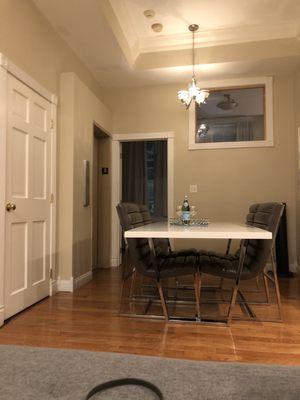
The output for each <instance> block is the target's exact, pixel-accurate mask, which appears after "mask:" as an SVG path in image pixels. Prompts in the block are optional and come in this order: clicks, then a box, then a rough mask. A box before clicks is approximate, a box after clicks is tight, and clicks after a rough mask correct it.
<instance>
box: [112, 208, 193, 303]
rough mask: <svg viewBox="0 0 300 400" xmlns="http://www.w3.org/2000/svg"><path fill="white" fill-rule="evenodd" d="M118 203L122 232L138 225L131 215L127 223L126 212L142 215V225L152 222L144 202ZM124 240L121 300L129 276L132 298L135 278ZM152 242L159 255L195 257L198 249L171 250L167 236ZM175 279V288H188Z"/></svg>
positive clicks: (134, 271) (130, 296) (130, 295)
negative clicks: (129, 221)
mask: <svg viewBox="0 0 300 400" xmlns="http://www.w3.org/2000/svg"><path fill="white" fill-rule="evenodd" d="M121 204H122V208H123V210H125V214H124V213H122V212H121V207H119V205H121ZM119 205H118V206H117V212H118V216H119V220H120V225H121V228H122V232H124V231H125V230H129V229H133V228H136V227H137V226H140V225H139V223H137V221H135V220H134V216H132V218H131V217H130V218H131V219H132V221H131V223H130V224H128V220H127V219H126V218H125V217H124V216H125V215H126V214H127V215H129V216H130V215H131V214H134V213H136V212H137V211H138V212H140V213H141V215H142V220H143V225H146V224H151V223H153V222H154V221H153V218H152V216H151V214H150V211H149V208H148V207H147V206H146V205H145V204H137V203H128V202H122V203H120V204H119ZM124 242H125V253H124V257H123V260H122V289H121V301H122V293H123V288H124V285H125V282H126V281H127V280H128V279H129V278H131V282H130V289H129V298H132V296H133V294H134V286H135V280H136V270H135V268H134V267H132V265H131V263H130V259H129V255H128V245H127V241H126V239H125V238H124ZM153 243H154V247H155V252H156V254H157V255H159V256H160V257H178V256H188V255H193V256H195V257H197V256H198V251H197V250H196V249H194V248H187V249H180V250H172V247H171V244H170V240H169V238H160V239H153ZM175 281H176V288H175V289H177V290H180V289H182V288H190V287H189V286H187V285H181V284H180V282H179V281H178V278H175ZM120 303H121V302H120ZM120 305H121V304H120Z"/></svg>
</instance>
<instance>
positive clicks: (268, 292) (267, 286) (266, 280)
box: [263, 272, 270, 304]
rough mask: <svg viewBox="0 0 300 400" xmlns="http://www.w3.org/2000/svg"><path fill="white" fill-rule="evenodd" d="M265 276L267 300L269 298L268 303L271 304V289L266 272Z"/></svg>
mask: <svg viewBox="0 0 300 400" xmlns="http://www.w3.org/2000/svg"><path fill="white" fill-rule="evenodd" d="M263 278H264V286H265V293H266V300H267V303H268V304H269V303H270V290H269V283H268V278H267V276H266V274H265V272H264V273H263Z"/></svg>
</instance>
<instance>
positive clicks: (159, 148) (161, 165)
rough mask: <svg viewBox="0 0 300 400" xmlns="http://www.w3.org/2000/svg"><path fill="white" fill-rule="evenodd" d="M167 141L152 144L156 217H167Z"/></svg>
mask: <svg viewBox="0 0 300 400" xmlns="http://www.w3.org/2000/svg"><path fill="white" fill-rule="evenodd" d="M167 151H168V150H167V141H166V140H161V141H156V142H155V144H154V160H155V163H154V182H153V187H154V210H155V211H154V213H155V215H156V216H158V217H164V218H166V217H167V216H168V182H167V177H168V171H167V168H168V167H167V159H168V157H167Z"/></svg>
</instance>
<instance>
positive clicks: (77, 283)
mask: <svg viewBox="0 0 300 400" xmlns="http://www.w3.org/2000/svg"><path fill="white" fill-rule="evenodd" d="M92 278H93V271H88V272H86V273H85V274H83V275H80V276H78V277H77V278H75V279H74V285H73V288H74V290H76V289H78V288H80V287H81V286H83V285H85V284H86V283H88V282H90V281H91V280H92Z"/></svg>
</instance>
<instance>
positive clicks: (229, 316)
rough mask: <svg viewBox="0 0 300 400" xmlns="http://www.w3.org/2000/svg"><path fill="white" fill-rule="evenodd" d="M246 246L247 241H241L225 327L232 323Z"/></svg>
mask: <svg viewBox="0 0 300 400" xmlns="http://www.w3.org/2000/svg"><path fill="white" fill-rule="evenodd" d="M246 246H247V241H246V240H242V241H241V251H240V259H239V266H238V268H237V272H236V278H235V285H234V288H233V290H232V295H231V300H230V305H229V309H228V314H227V325H230V323H231V321H232V312H233V307H234V306H235V303H236V297H237V293H238V289H239V284H240V279H241V275H242V271H243V266H244V260H245V254H246Z"/></svg>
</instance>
